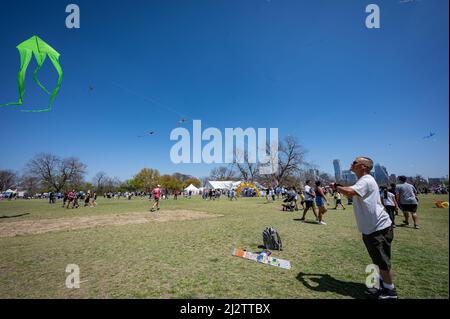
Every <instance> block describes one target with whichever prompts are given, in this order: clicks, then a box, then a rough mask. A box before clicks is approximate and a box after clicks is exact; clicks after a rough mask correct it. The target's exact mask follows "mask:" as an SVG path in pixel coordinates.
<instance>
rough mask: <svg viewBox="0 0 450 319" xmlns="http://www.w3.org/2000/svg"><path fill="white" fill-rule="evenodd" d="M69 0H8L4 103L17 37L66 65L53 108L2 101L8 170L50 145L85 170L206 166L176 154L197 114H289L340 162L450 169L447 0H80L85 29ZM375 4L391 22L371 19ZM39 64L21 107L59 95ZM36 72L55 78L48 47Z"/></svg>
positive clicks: (260, 119)
mask: <svg viewBox="0 0 450 319" xmlns="http://www.w3.org/2000/svg"><path fill="white" fill-rule="evenodd" d="M68 3H69V2H65V1H45V0H42V1H20V2H13V1H8V2H5V1H3V2H2V3H1V5H0V30H1V31H0V34H1V39H2V40H1V41H0V50H1V51H0V52H1V59H0V70H1V72H0V104H1V103H7V102H11V101H15V100H17V98H18V90H17V84H16V77H17V72H18V69H19V55H18V52H17V50H16V48H15V46H16V45H17V44H19V43H20V42H22V41H24V40H26V39H28V38H29V37H31V36H33V35H38V36H40V37H41V38H42V39H43V40H44V41H46V42H47V43H49V44H50V45H51V46H52V47H53V48H55V49H56V50H57V51H58V52H59V53H60V54H61V58H60V61H61V65H62V68H63V70H64V78H63V83H62V86H61V90H60V92H59V94H58V96H57V97H56V100H55V102H54V109H53V110H52V111H51V112H48V113H23V112H20V111H19V109H20V107H5V108H0V126H1V128H2V133H3V136H4V138H3V141H2V147H1V156H0V168H2V169H5V168H8V169H14V170H18V171H21V170H22V169H23V167H24V165H25V164H26V163H27V161H28V160H29V159H31V158H32V157H33V156H34V155H35V154H36V153H40V152H51V153H54V154H57V155H60V156H77V157H79V158H80V159H81V160H82V161H83V162H85V163H86V164H87V165H88V178H90V177H92V176H93V175H95V173H97V172H98V171H101V170H102V171H105V172H107V173H108V174H109V175H110V176H117V177H119V178H121V179H126V178H130V177H132V176H133V175H134V174H135V173H136V172H137V171H139V170H140V169H141V168H143V167H152V168H157V169H159V170H160V171H161V172H162V173H173V172H177V171H178V172H184V173H189V174H193V175H196V176H206V175H208V174H209V171H210V169H211V168H212V166H210V165H206V164H182V165H174V164H172V162H171V161H170V154H169V152H170V148H171V147H172V145H173V144H174V142H172V141H170V140H169V134H170V131H171V130H172V129H174V128H175V127H177V122H178V121H179V120H180V118H181V117H187V118H189V119H191V120H192V119H200V120H202V122H203V125H204V126H208V127H209V126H213V127H217V128H219V129H221V130H223V129H224V128H226V127H232V128H235V127H242V128H247V127H254V128H258V127H261V128H264V127H266V128H269V127H276V128H279V134H280V136H285V135H293V136H296V137H298V139H299V140H300V141H301V143H302V144H303V145H304V147H305V148H306V149H307V150H308V155H307V160H309V161H311V162H313V163H314V164H315V165H317V166H318V167H319V168H320V169H321V170H323V171H326V172H329V173H332V172H333V166H332V160H333V159H335V158H339V159H340V160H341V163H342V165H343V166H344V167H346V166H347V165H348V164H347V163H350V162H351V161H352V160H353V158H354V157H355V156H357V155H360V154H362V155H366V156H370V157H372V158H373V159H374V160H375V162H377V163H381V164H382V165H385V166H386V167H387V169H388V171H389V172H390V173H391V172H392V173H397V174H407V175H413V174H422V175H423V176H425V177H440V176H444V175H447V174H448V164H449V157H448V153H449V152H448V151H449V150H448V145H449V143H448V142H449V141H448V136H449V131H448V130H449V125H448V116H449V114H448V113H449V95H448V85H449V83H448V79H449V65H448V56H449V46H448V37H449V35H448V1H446V0H422V1H411V2H406V3H400V1H394V0H392V1H391V0H390V1H369V0H367V1H362V0H345V1H344V0H342V1H336V0H304V1H301V0H291V1H288V0H270V1H269V0H208V1H206V0H204V1H198V0H192V1H175V0H173V1H171V0H164V1H163V0H161V1H129V2H123V1H78V0H77V1H74V2H73V3H76V4H78V5H79V7H80V9H81V28H80V29H67V28H66V27H65V19H66V16H67V15H68V14H67V13H66V12H65V7H66V5H67V4H68ZM369 3H376V4H378V5H379V6H380V9H381V29H377V30H375V29H371V30H369V29H367V28H366V27H365V18H366V16H367V14H366V13H365V7H366V6H367V5H368V4H369ZM34 68H35V64H34V62H32V64H30V67H29V71H28V76H27V81H26V93H25V98H24V102H25V103H24V108H30V107H34V108H42V107H45V106H46V105H47V103H48V96H46V95H45V93H44V92H42V91H40V89H39V88H38V87H37V85H35V84H34V82H33V80H32V76H31V74H32V72H33V70H34ZM39 77H40V79H41V82H42V83H44V85H46V86H48V87H49V88H52V87H54V85H55V84H56V80H57V74H56V72H55V71H54V69H53V68H52V65H51V63H50V61H46V63H45V64H44V67H43V68H42V69H41V71H40V76H39ZM90 85H92V86H93V87H94V90H93V91H90V90H89V86H90ZM191 125H192V124H191V122H188V123H184V126H185V127H187V128H189V127H192V126H191ZM150 130H153V131H155V132H156V134H155V135H154V136H151V137H148V138H137V136H138V135H141V134H143V133H145V132H146V131H150ZM430 131H432V132H435V133H436V136H435V138H432V139H424V138H423V137H424V136H426V135H428V134H429V133H430Z"/></svg>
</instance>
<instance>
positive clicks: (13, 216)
mask: <svg viewBox="0 0 450 319" xmlns="http://www.w3.org/2000/svg"><path fill="white" fill-rule="evenodd" d="M25 215H30V213H24V214H19V215H12V216H0V219H1V218H15V217H21V216H25Z"/></svg>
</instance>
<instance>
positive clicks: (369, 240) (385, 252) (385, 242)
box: [363, 226, 394, 271]
mask: <svg viewBox="0 0 450 319" xmlns="http://www.w3.org/2000/svg"><path fill="white" fill-rule="evenodd" d="M393 239H394V231H393V229H392V226H389V227H388V228H385V229H382V230H379V231H376V232H374V233H372V234H370V235H364V234H363V241H364V244H365V245H366V248H367V251H368V252H369V255H370V258H372V262H373V263H374V264H375V265H377V266H378V267H379V268H380V270H385V271H389V270H391V243H392V240H393Z"/></svg>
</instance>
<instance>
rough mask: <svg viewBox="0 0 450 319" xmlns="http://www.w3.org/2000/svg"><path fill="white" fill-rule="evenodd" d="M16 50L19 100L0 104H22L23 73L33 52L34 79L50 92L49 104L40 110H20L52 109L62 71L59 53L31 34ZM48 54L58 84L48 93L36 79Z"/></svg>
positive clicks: (40, 85)
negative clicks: (34, 61) (18, 66)
mask: <svg viewBox="0 0 450 319" xmlns="http://www.w3.org/2000/svg"><path fill="white" fill-rule="evenodd" d="M17 50H19V54H20V70H19V74H18V75H17V82H18V85H19V102H11V103H7V104H3V105H0V107H2V106H7V105H22V104H23V95H24V93H25V74H26V72H27V68H28V65H29V64H30V61H31V58H32V56H33V53H34V57H35V58H36V62H37V68H36V70H35V71H34V81H35V82H36V83H37V85H39V87H40V88H41V89H43V90H44V91H45V92H46V93H47V94H51V96H50V104H49V106H48V108H46V109H42V110H22V112H48V111H50V110H51V109H52V103H53V100H54V99H55V97H56V94H57V93H58V91H59V88H60V86H61V81H62V75H63V71H62V69H61V65H60V64H59V53H58V52H56V51H55V50H54V49H53V48H52V47H51V46H49V45H48V44H47V43H45V42H44V41H42V39H41V38H39V37H38V36H36V35H35V36H32V37H31V38H29V39H28V40H26V41H24V42H22V43H21V44H19V45H18V46H17ZM47 55H48V56H49V58H50V60H51V61H52V64H53V66H54V67H55V69H56V71H57V72H58V84H57V85H56V88H55V89H54V90H53V91H52V93H50V92H49V91H47V89H46V88H45V87H44V86H43V85H42V84H41V83H40V82H39V80H38V79H37V73H38V71H39V69H40V68H41V67H42V65H43V64H44V61H45V58H46V57H47Z"/></svg>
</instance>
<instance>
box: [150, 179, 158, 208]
mask: <svg viewBox="0 0 450 319" xmlns="http://www.w3.org/2000/svg"><path fill="white" fill-rule="evenodd" d="M160 187H161V186H160V185H158V186H157V187H156V188H155V189H153V191H152V194H153V199H154V203H153V207H152V208H151V209H150V211H151V212H154V211H155V209H156V210H159V198H160V197H161V188H160Z"/></svg>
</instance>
